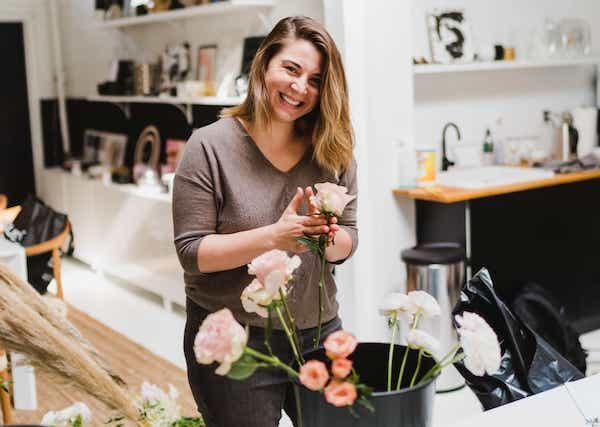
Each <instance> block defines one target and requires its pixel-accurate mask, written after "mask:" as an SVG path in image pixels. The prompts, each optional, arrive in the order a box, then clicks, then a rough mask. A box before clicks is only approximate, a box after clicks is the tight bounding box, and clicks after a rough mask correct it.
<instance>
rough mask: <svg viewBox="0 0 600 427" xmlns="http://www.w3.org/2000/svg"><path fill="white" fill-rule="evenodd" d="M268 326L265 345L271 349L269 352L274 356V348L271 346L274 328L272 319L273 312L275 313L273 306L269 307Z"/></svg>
mask: <svg viewBox="0 0 600 427" xmlns="http://www.w3.org/2000/svg"><path fill="white" fill-rule="evenodd" d="M267 313H268V314H267V327H266V328H265V335H264V341H263V342H264V343H265V347H266V349H267V350H268V351H269V354H270V355H271V356H272V355H273V349H272V348H271V343H270V339H271V331H272V330H273V321H272V319H271V314H272V313H273V311H272V309H271V306H269V307H267Z"/></svg>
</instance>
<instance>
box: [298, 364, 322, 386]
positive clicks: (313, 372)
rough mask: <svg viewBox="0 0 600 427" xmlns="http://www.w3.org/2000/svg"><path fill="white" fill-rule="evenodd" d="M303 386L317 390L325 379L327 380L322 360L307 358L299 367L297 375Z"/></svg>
mask: <svg viewBox="0 0 600 427" xmlns="http://www.w3.org/2000/svg"><path fill="white" fill-rule="evenodd" d="M298 378H299V379H300V382H301V383H302V385H304V387H306V388H307V389H309V390H313V391H319V390H321V389H322V388H323V387H325V384H327V381H329V372H327V367H326V366H325V364H324V363H323V362H320V361H318V360H309V361H308V362H306V363H305V364H304V365H302V366H301V367H300V375H299V377H298Z"/></svg>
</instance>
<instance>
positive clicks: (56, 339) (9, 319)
mask: <svg viewBox="0 0 600 427" xmlns="http://www.w3.org/2000/svg"><path fill="white" fill-rule="evenodd" d="M0 345H2V346H3V347H4V348H6V349H8V350H14V351H17V352H19V353H23V354H24V355H26V356H27V357H28V359H29V360H30V362H31V363H32V364H34V365H35V366H38V367H39V368H40V369H43V370H45V371H47V372H49V373H50V374H52V375H54V376H55V377H58V378H59V379H63V380H67V381H68V382H70V383H73V384H74V385H76V386H77V387H79V388H80V389H82V390H84V391H86V392H87V393H89V394H91V395H92V396H94V397H96V398H98V399H99V400H100V401H102V402H104V403H105V404H106V405H108V406H109V407H111V408H114V409H116V410H118V411H119V412H120V413H121V414H122V415H124V416H125V417H127V418H129V419H131V420H136V421H138V423H140V424H145V423H144V422H140V420H139V411H138V407H137V405H136V403H135V400H134V398H133V396H131V395H130V394H129V393H128V392H127V390H125V389H124V388H122V387H121V386H120V385H119V384H122V381H120V380H117V378H118V377H117V376H116V375H114V374H112V373H111V372H110V371H109V370H108V369H107V367H106V364H105V363H104V362H102V360H101V358H100V356H99V355H98V352H97V351H96V350H95V349H94V348H93V346H92V345H91V344H90V343H89V342H87V341H86V340H85V339H84V338H83V337H82V336H81V334H80V333H79V331H77V329H76V328H75V327H74V326H73V325H72V324H71V323H70V322H69V321H68V320H66V319H64V318H61V317H60V316H59V315H58V314H57V313H56V312H54V311H53V310H51V309H50V308H49V307H48V306H47V304H46V302H45V301H44V300H43V299H42V298H41V297H40V295H39V294H38V293H37V292H35V291H34V290H33V288H31V286H30V285H29V284H27V283H26V282H24V281H22V280H20V279H19V278H17V277H16V276H15V275H14V274H12V273H10V272H9V271H8V270H7V269H6V268H5V267H4V266H2V265H0ZM119 381H120V382H119Z"/></svg>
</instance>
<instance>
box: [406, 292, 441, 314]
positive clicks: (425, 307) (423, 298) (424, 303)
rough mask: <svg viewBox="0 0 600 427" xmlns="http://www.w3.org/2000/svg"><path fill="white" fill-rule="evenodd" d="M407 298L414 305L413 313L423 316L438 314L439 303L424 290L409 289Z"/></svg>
mask: <svg viewBox="0 0 600 427" xmlns="http://www.w3.org/2000/svg"><path fill="white" fill-rule="evenodd" d="M408 298H410V300H411V301H412V303H413V304H414V306H415V315H417V314H420V315H422V316H423V317H424V318H427V317H433V316H439V315H440V312H441V310H440V305H439V304H438V302H437V301H436V299H435V298H434V297H432V296H431V295H429V294H428V293H427V292H425V291H410V292H409V293H408Z"/></svg>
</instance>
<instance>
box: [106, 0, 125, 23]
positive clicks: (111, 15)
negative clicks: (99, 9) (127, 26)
mask: <svg viewBox="0 0 600 427" xmlns="http://www.w3.org/2000/svg"><path fill="white" fill-rule="evenodd" d="M121 17H123V9H122V8H121V5H120V4H119V2H118V1H114V0H113V2H112V4H111V5H110V6H109V7H108V9H106V14H105V15H104V19H108V20H111V19H119V18H121Z"/></svg>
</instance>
